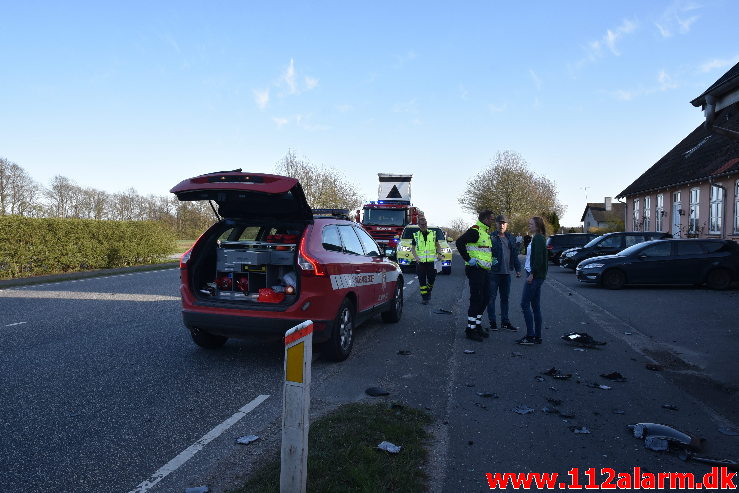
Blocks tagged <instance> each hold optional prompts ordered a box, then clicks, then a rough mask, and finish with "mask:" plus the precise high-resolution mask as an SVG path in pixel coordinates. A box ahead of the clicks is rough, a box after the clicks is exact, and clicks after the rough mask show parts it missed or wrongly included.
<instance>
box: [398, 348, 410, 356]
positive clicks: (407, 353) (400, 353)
mask: <svg viewBox="0 0 739 493" xmlns="http://www.w3.org/2000/svg"><path fill="white" fill-rule="evenodd" d="M398 354H399V355H400V356H408V355H409V354H411V352H410V351H408V350H407V349H401V350H400V351H398Z"/></svg>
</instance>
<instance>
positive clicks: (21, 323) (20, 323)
mask: <svg viewBox="0 0 739 493" xmlns="http://www.w3.org/2000/svg"><path fill="white" fill-rule="evenodd" d="M27 323H28V322H16V323H14V324H8V325H6V327H13V326H14V325H23V324H27Z"/></svg>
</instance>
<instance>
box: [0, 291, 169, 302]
mask: <svg viewBox="0 0 739 493" xmlns="http://www.w3.org/2000/svg"><path fill="white" fill-rule="evenodd" d="M0 298H37V299H41V298H48V299H62V300H103V301H179V300H180V297H179V296H166V295H159V294H133V293H93V292H83V291H32V290H30V289H22V290H21V289H8V290H5V291H0Z"/></svg>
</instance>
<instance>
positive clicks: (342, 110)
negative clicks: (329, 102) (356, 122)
mask: <svg viewBox="0 0 739 493" xmlns="http://www.w3.org/2000/svg"><path fill="white" fill-rule="evenodd" d="M336 109H337V110H339V112H340V113H346V112H347V111H351V110H353V109H354V107H353V106H352V105H350V104H340V105H338V106H337V107H336Z"/></svg>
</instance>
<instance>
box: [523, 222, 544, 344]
mask: <svg viewBox="0 0 739 493" xmlns="http://www.w3.org/2000/svg"><path fill="white" fill-rule="evenodd" d="M529 232H531V234H533V235H534V236H533V238H531V244H530V245H529V248H527V249H526V264H525V267H524V268H525V269H526V274H527V275H526V284H524V286H523V293H522V294H521V310H522V311H523V318H524V320H525V321H526V335H525V336H524V337H522V338H521V339H519V340H517V341H516V342H517V343H518V344H522V345H525V346H529V345H531V344H541V327H542V324H543V321H542V318H541V287H542V285H543V284H544V280H545V279H546V278H547V267H548V265H549V262H548V259H547V245H546V243H547V241H546V238H544V235H545V234H546V227H545V226H544V220H543V219H542V218H541V217H539V216H534V217H532V218H531V219H529ZM532 312H533V313H532Z"/></svg>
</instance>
